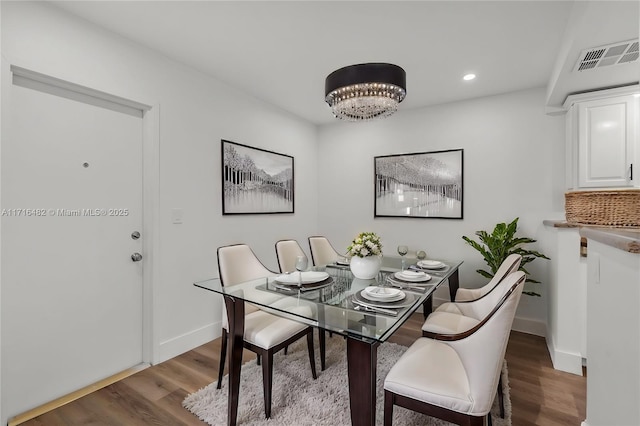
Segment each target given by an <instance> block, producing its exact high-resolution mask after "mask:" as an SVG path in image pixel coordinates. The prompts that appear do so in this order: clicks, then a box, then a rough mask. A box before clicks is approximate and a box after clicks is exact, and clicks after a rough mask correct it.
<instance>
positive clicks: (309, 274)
mask: <svg viewBox="0 0 640 426" xmlns="http://www.w3.org/2000/svg"><path fill="white" fill-rule="evenodd" d="M299 276H300V272H292V273H290V274H282V275H278V276H277V277H276V278H275V280H276V282H278V283H280V284H287V285H298V283H299V281H298V278H299ZM327 278H329V274H327V273H326V272H321V271H304V272H302V284H312V283H319V282H320V281H324V280H326V279H327Z"/></svg>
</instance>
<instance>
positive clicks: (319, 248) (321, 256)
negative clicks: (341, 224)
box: [309, 236, 344, 266]
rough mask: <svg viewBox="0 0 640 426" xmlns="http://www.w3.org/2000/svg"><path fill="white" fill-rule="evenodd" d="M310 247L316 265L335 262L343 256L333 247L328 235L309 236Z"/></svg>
mask: <svg viewBox="0 0 640 426" xmlns="http://www.w3.org/2000/svg"><path fill="white" fill-rule="evenodd" d="M309 249H310V250H311V260H312V261H313V264H314V265H316V266H317V265H328V264H329V263H335V262H336V261H337V260H339V259H340V258H341V257H344V256H342V255H341V254H340V253H338V252H337V251H336V249H334V248H333V246H332V245H331V243H330V242H329V240H328V239H327V238H326V237H322V236H316V237H309Z"/></svg>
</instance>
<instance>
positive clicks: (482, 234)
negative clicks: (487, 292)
mask: <svg viewBox="0 0 640 426" xmlns="http://www.w3.org/2000/svg"><path fill="white" fill-rule="evenodd" d="M518 219H519V218H515V219H514V220H513V222H511V223H509V224H506V223H498V224H497V225H496V226H495V228H493V232H492V233H491V234H489V233H488V232H486V231H476V235H477V236H478V238H479V239H480V242H481V243H478V242H477V241H475V240H472V239H471V238H469V237H466V236H463V237H462V239H463V240H465V241H466V242H467V244H469V245H470V246H471V247H473V248H474V249H476V250H478V251H479V252H480V254H482V256H483V257H484V261H485V262H487V265H488V266H489V268H490V269H491V272H489V271H485V270H483V269H478V270H476V272H477V273H479V274H480V275H482V276H483V277H485V278H489V279H491V278H493V276H494V275H495V273H496V271H497V270H498V268H499V267H500V265H501V264H502V262H503V261H504V260H505V259H506V258H507V256H509V255H510V254H512V253H517V254H519V255H521V256H522V261H521V262H520V269H519V270H520V271H523V272H524V273H525V274H527V282H529V283H535V284H539V283H540V281H536V280H534V279H533V278H530V274H529V272H528V271H527V269H526V268H525V265H527V264H528V263H530V262H532V261H534V260H535V259H536V258H537V257H540V258H543V259H547V260H548V259H549V258H548V257H547V256H545V255H544V254H542V253H540V252H538V251H534V250H527V249H525V248H522V247H521V245H522V244H529V243H535V242H536V240H534V239H532V238H527V237H516V236H515V234H516V230H517V229H518ZM523 293H524V294H528V295H529V296H540V294H539V293H537V292H535V291H528V290H527V291H524V292H523Z"/></svg>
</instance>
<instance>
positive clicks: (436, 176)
mask: <svg viewBox="0 0 640 426" xmlns="http://www.w3.org/2000/svg"><path fill="white" fill-rule="evenodd" d="M462 152H463V150H461V149H457V150H448V151H434V152H425V153H417V154H399V155H387V156H382V157H375V158H374V168H375V207H374V215H375V216H393V217H414V218H451V219H462V166H463V162H462Z"/></svg>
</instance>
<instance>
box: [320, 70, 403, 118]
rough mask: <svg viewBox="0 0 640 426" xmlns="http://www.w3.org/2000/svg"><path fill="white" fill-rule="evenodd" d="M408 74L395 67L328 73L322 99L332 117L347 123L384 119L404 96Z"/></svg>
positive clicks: (392, 111) (394, 110) (395, 108)
mask: <svg viewBox="0 0 640 426" xmlns="http://www.w3.org/2000/svg"><path fill="white" fill-rule="evenodd" d="M406 80H407V74H406V73H405V71H404V70H403V69H402V68H400V67H399V66H397V65H393V64H382V63H369V64H359V65H350V66H348V67H344V68H340V69H339V70H336V71H334V72H332V73H331V74H329V75H328V76H327V79H326V80H325V84H324V94H325V98H324V100H325V101H326V102H327V104H329V106H330V107H331V110H332V111H333V115H334V116H336V117H337V118H340V119H342V120H347V121H367V120H373V119H374V118H382V117H387V116H389V115H391V114H393V113H394V112H396V111H397V109H398V104H399V103H400V102H402V100H403V99H404V97H405V96H406V94H407V82H406Z"/></svg>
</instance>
